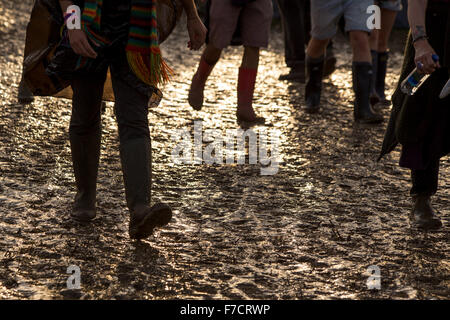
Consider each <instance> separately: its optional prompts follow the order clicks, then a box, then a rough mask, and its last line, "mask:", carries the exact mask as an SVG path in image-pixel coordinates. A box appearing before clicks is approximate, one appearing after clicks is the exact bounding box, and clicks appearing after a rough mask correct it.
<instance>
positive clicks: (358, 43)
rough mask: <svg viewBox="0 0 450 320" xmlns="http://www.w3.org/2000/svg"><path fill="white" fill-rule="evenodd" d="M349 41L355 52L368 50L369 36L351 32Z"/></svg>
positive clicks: (360, 32) (364, 33) (363, 33)
mask: <svg viewBox="0 0 450 320" xmlns="http://www.w3.org/2000/svg"><path fill="white" fill-rule="evenodd" d="M350 40H351V43H352V46H353V48H354V49H355V50H360V51H362V50H367V49H369V35H368V34H367V33H366V32H363V31H351V32H350Z"/></svg>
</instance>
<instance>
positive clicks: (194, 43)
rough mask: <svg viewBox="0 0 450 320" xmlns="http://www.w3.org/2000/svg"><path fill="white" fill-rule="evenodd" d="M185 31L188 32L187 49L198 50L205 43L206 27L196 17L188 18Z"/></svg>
mask: <svg viewBox="0 0 450 320" xmlns="http://www.w3.org/2000/svg"><path fill="white" fill-rule="evenodd" d="M187 29H188V32H189V39H190V41H189V42H188V48H189V49H191V50H198V49H200V48H201V47H202V45H203V44H204V43H205V41H206V32H207V30H206V27H205V25H204V24H203V22H202V21H201V20H200V18H199V17H198V16H196V17H193V18H189V19H188V21H187Z"/></svg>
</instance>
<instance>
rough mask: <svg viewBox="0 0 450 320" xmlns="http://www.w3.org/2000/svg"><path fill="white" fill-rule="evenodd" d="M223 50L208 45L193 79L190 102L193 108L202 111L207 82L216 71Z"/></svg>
mask: <svg viewBox="0 0 450 320" xmlns="http://www.w3.org/2000/svg"><path fill="white" fill-rule="evenodd" d="M221 52H222V50H220V49H216V48H214V47H213V46H211V45H208V46H207V47H206V49H205V52H204V53H203V55H202V57H201V59H200V64H199V66H198V69H197V72H196V73H195V74H194V77H193V78H192V82H191V87H190V89H189V97H188V101H189V104H190V105H191V107H192V108H194V109H195V110H201V108H202V106H203V99H204V94H203V92H204V90H205V84H206V80H208V77H209V75H210V74H211V72H212V70H213V69H214V66H215V64H216V63H217V61H218V60H219V58H220V54H221Z"/></svg>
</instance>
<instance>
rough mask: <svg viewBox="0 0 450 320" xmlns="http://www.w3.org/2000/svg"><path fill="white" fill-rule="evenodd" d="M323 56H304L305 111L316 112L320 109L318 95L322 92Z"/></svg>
mask: <svg viewBox="0 0 450 320" xmlns="http://www.w3.org/2000/svg"><path fill="white" fill-rule="evenodd" d="M323 66H324V57H321V58H317V59H312V58H310V57H306V77H307V79H308V80H307V82H306V87H305V100H306V106H305V107H304V110H305V112H307V113H317V112H319V110H320V96H321V94H322V78H323Z"/></svg>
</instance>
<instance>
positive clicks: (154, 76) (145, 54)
mask: <svg viewBox="0 0 450 320" xmlns="http://www.w3.org/2000/svg"><path fill="white" fill-rule="evenodd" d="M156 2H157V0H132V5H131V15H130V30H129V33H128V43H127V46H126V55H127V60H128V64H129V65H130V68H131V70H132V71H133V72H134V73H135V75H136V76H137V77H138V78H139V79H141V80H142V81H143V82H144V83H146V84H148V85H152V86H157V85H158V84H161V83H166V82H167V81H169V75H171V74H172V70H171V69H170V68H169V66H168V65H167V64H166V62H165V61H164V60H163V58H162V55H161V49H160V48H159V42H158V29H157V17H156ZM102 5H103V0H85V2H84V10H83V15H82V20H81V21H82V28H83V30H84V31H85V32H86V34H87V36H88V37H89V38H90V40H91V41H93V42H95V43H96V44H98V45H99V46H104V45H107V44H108V43H109V41H108V40H107V39H105V38H103V37H102V36H101V35H100V28H101V16H102Z"/></svg>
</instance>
